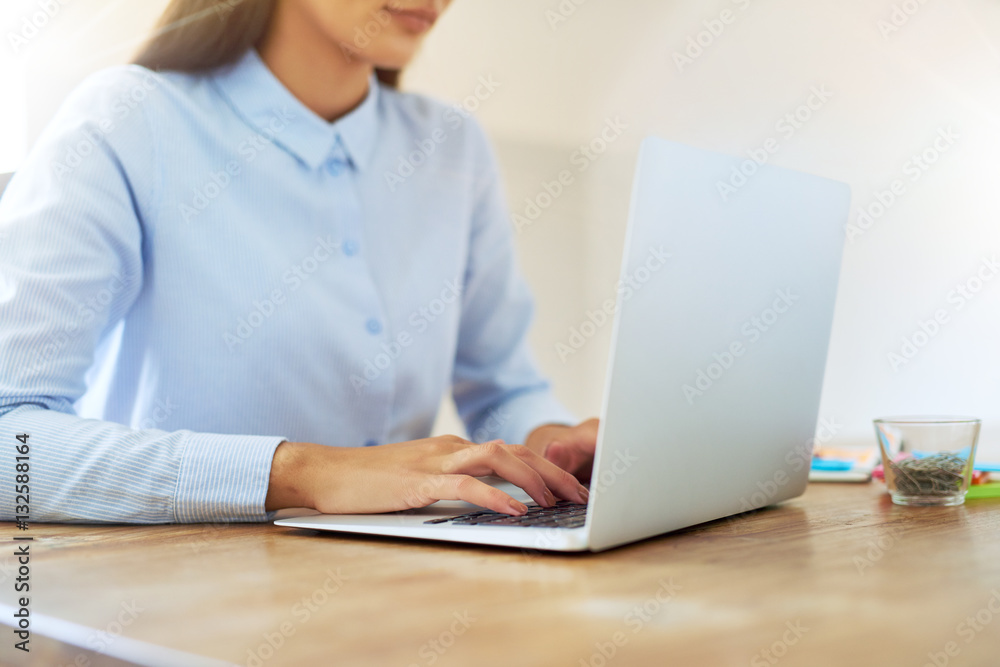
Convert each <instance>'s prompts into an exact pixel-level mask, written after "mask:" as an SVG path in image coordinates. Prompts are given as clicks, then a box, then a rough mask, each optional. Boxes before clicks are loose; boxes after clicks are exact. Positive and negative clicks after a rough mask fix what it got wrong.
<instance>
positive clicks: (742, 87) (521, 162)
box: [0, 0, 1000, 453]
mask: <svg viewBox="0 0 1000 667" xmlns="http://www.w3.org/2000/svg"><path fill="white" fill-rule="evenodd" d="M8 2H9V0H8ZM575 2H581V0H575ZM575 2H574V0H562V1H561V2H560V1H559V0H457V2H456V3H455V5H454V6H453V7H452V9H451V10H449V13H448V14H446V15H445V17H444V18H443V19H442V21H441V23H440V25H439V26H438V27H437V28H436V29H435V33H434V34H433V35H432V37H431V38H430V40H429V42H428V44H427V45H426V48H425V49H424V52H423V53H422V54H421V57H420V58H419V59H418V61H417V62H416V63H415V64H414V66H413V67H412V68H411V70H410V71H409V73H408V76H407V79H406V86H407V87H409V88H412V89H416V90H421V91H424V92H429V93H431V94H434V95H437V96H439V97H444V98H447V99H452V100H455V101H458V100H461V99H462V98H464V97H466V96H467V95H469V94H471V93H472V92H473V91H474V90H475V88H476V85H477V82H478V80H479V78H480V77H487V78H489V77H492V79H493V80H494V81H496V82H498V83H499V84H500V85H499V87H498V88H497V90H496V92H495V93H493V94H492V95H491V96H490V97H489V98H488V99H487V100H485V101H484V102H483V103H482V105H481V108H480V109H479V111H478V112H477V114H478V116H479V118H480V119H481V120H482V122H483V123H484V124H485V125H486V127H487V129H488V130H489V131H490V133H491V135H492V136H493V138H494V141H495V143H496V146H497V148H498V152H499V155H500V158H501V161H502V164H503V167H504V174H505V179H506V182H507V186H508V190H509V193H510V201H511V204H512V207H513V208H514V210H522V209H523V208H524V205H525V203H524V200H525V198H526V197H533V196H535V195H537V194H538V193H539V192H541V191H542V188H543V183H544V182H545V181H548V180H551V179H552V178H554V177H555V175H556V174H557V173H558V171H559V170H560V169H564V168H571V169H574V177H575V181H574V183H573V184H572V185H571V186H569V187H568V188H566V191H565V192H564V193H563V194H562V195H561V196H560V197H559V198H558V199H557V200H556V202H555V204H554V205H553V206H552V207H551V208H549V209H548V210H546V211H544V212H543V214H542V215H541V216H540V217H539V218H538V220H537V221H536V222H535V223H534V224H533V225H532V226H531V227H530V228H527V229H525V230H522V232H521V233H519V234H518V236H517V240H518V248H519V251H520V253H521V258H522V263H523V267H524V270H525V273H526V274H527V276H528V278H529V280H530V282H531V283H532V285H533V287H534V289H535V293H536V296H537V300H538V304H539V309H538V313H539V314H538V320H537V324H536V327H535V330H534V332H533V342H534V344H535V347H536V350H537V354H538V357H539V359H540V361H541V363H542V364H543V366H544V367H545V369H546V371H547V372H548V373H550V374H551V376H552V378H553V380H554V381H555V384H556V386H557V389H558V390H559V393H560V394H561V395H562V396H563V397H564V399H565V400H566V402H567V403H568V404H569V405H570V406H571V407H572V408H574V409H575V410H577V411H578V412H579V413H580V414H582V415H589V414H596V413H597V412H598V410H599V407H600V405H599V403H600V393H601V392H600V388H601V384H602V382H603V379H604V371H605V363H606V358H607V352H608V344H609V333H610V331H609V329H610V327H605V328H603V329H602V330H601V331H600V332H599V333H598V335H597V336H595V338H594V339H593V340H592V341H591V342H590V343H589V344H588V345H587V346H585V347H584V348H583V349H582V350H581V351H580V353H578V354H576V355H574V356H572V357H570V358H568V359H567V360H566V361H565V363H564V362H563V361H562V360H560V359H559V357H558V356H557V354H556V352H555V344H556V343H557V342H559V341H562V340H565V338H566V337H567V335H568V329H569V327H571V326H573V325H575V324H578V323H579V322H580V321H582V319H583V317H584V314H585V312H586V310H587V309H592V308H594V307H596V306H597V305H598V304H600V303H601V301H603V300H604V299H605V298H607V297H608V296H610V295H612V293H613V285H614V282H615V280H616V279H617V272H618V263H619V261H620V254H621V248H622V240H623V233H624V223H625V216H626V212H627V208H628V195H629V188H630V182H631V169H632V163H633V160H634V157H635V151H636V148H637V146H638V142H639V141H640V139H641V137H642V136H644V135H646V134H649V133H654V134H659V135H661V136H664V137H667V138H670V139H674V140H678V141H682V142H687V143H691V144H694V145H697V146H701V147H704V148H709V149H714V150H720V151H724V152H730V153H734V154H739V153H742V152H744V151H746V150H749V149H753V148H756V147H759V146H760V145H761V144H762V143H763V141H764V140H765V139H767V138H769V137H775V138H776V139H778V140H779V143H780V149H779V150H778V152H777V153H776V154H775V155H774V156H773V157H772V158H771V160H772V161H773V163H775V164H778V165H781V166H785V167H791V168H796V169H802V170H806V171H811V172H814V173H818V174H821V175H825V176H829V177H831V178H836V179H840V180H843V181H846V182H848V183H849V184H850V185H851V186H852V188H853V191H854V212H853V213H852V217H851V222H852V223H854V224H856V223H857V222H858V219H857V214H858V211H860V210H861V209H862V207H868V206H870V205H871V204H872V202H874V201H876V199H875V197H876V196H877V193H878V192H879V191H880V190H884V189H886V188H887V187H889V185H890V183H891V182H892V181H893V180H894V179H900V180H901V181H903V184H904V187H905V192H904V194H903V195H902V196H899V197H898V198H897V201H896V202H895V203H893V204H892V205H891V206H890V207H889V208H888V210H887V212H885V213H884V215H882V216H881V217H880V218H878V219H877V220H876V221H875V222H874V223H873V224H872V225H871V226H870V227H869V228H868V229H867V230H864V231H863V233H861V234H860V235H857V236H856V237H855V238H853V239H852V240H851V241H850V242H848V243H847V246H846V252H845V259H844V270H843V278H842V281H841V292H840V299H839V302H838V306H837V316H836V322H835V327H834V333H833V340H832V348H831V351H830V362H829V367H828V373H827V381H826V384H825V387H824V395H823V404H822V408H821V413H822V414H823V415H824V416H826V417H828V418H830V419H832V420H834V421H835V422H837V423H839V424H842V425H843V426H842V428H841V429H840V430H839V432H838V437H839V438H840V439H842V440H851V439H856V438H861V439H868V438H870V431H871V426H870V420H871V419H872V418H873V417H875V416H879V415H885V414H891V413H929V412H943V413H963V414H974V415H978V416H981V417H983V418H984V420H985V432H984V443H983V444H984V445H986V446H988V447H989V446H993V447H996V448H997V451H998V453H1000V400H998V399H1000V351H998V349H997V345H996V344H995V340H996V338H997V332H998V331H1000V326H998V325H1000V308H998V305H1000V299H998V297H1000V276H998V279H996V280H992V281H990V282H987V283H986V284H985V286H984V287H983V288H982V289H981V291H980V292H979V293H978V294H977V296H976V298H974V299H973V300H972V301H971V302H969V303H967V304H966V305H965V306H964V307H963V308H961V309H958V308H957V307H956V305H955V304H954V303H953V302H950V301H949V296H948V295H949V292H950V291H951V290H953V289H954V288H955V285H956V284H957V283H960V282H965V281H967V280H969V279H971V278H973V277H974V276H975V274H976V271H977V270H978V268H979V267H980V266H981V264H982V262H983V260H984V258H986V259H988V258H991V257H992V256H993V255H994V253H997V254H998V255H1000V225H998V224H997V223H998V221H1000V198H998V197H997V196H996V194H995V193H996V192H997V189H998V188H997V185H996V177H997V175H998V173H1000V170H998V168H997V167H996V165H995V160H996V158H995V156H997V155H1000V122H998V118H1000V112H998V111H997V110H998V109H1000V68H998V65H1000V48H998V47H1000V38H998V36H1000V6H998V5H997V4H996V3H994V2H991V1H990V0H965V1H962V0H955V1H953V2H931V1H929V0H925V2H924V3H923V4H920V3H919V2H918V1H917V0H907V2H906V3H904V2H901V1H899V0H838V1H834V0H822V1H814V2H810V3H801V2H794V1H793V0H769V1H768V2H762V1H761V0H750V1H747V0H738V1H733V0H716V1H714V2H695V1H694V0H684V1H682V2H681V1H675V2H663V1H662V0H626V1H622V2H611V1H610V0H589V1H586V2H583V3H582V4H580V5H576V4H575ZM66 3H67V4H66V6H65V8H64V9H63V11H62V14H61V15H59V16H57V17H55V19H54V20H53V22H52V25H51V26H49V27H47V28H46V29H45V31H43V32H41V33H40V34H39V35H38V36H37V37H36V38H35V39H34V41H33V42H32V43H31V44H30V52H28V53H27V57H26V56H25V54H24V53H22V54H21V55H20V56H18V58H19V60H18V62H21V63H24V67H25V70H26V71H27V72H28V100H29V102H28V110H29V114H28V118H29V130H28V134H29V137H34V136H36V135H37V132H38V130H39V129H40V128H41V127H42V126H43V125H44V122H45V120H46V119H47V118H48V117H49V116H50V115H51V113H52V112H53V111H54V108H55V106H56V105H57V104H58V100H60V99H61V98H62V96H64V95H65V93H66V91H67V90H69V89H70V88H71V87H72V85H73V84H74V83H75V82H76V81H77V80H79V78H80V77H81V76H83V75H84V74H85V73H86V72H88V71H90V70H92V69H95V68H97V67H99V66H103V65H106V64H109V63H111V62H117V61H121V60H124V59H125V58H126V57H127V56H128V54H129V53H130V50H131V49H132V48H134V46H135V45H136V43H137V40H138V38H139V37H140V36H141V34H142V32H143V31H144V30H145V28H146V27H147V26H148V25H149V24H150V23H151V22H152V20H153V19H154V18H155V15H156V14H157V13H158V11H159V10H160V8H161V7H162V6H163V4H164V2H163V0H156V1H155V2H148V1H147V2H143V3H128V2H124V1H123V0H115V1H112V2H107V1H101V2H98V1H95V0H72V1H70V0H66ZM13 4H14V10H11V9H9V7H10V5H8V4H5V8H4V10H3V11H4V14H3V15H2V16H0V28H2V29H3V30H4V34H6V33H7V29H8V26H9V25H11V24H12V23H16V20H17V18H18V15H17V11H15V10H23V8H25V7H27V8H29V9H30V8H31V7H32V6H34V2H25V1H23V0H16V2H14V3H13ZM903 5H906V7H907V8H908V9H910V10H911V11H913V10H914V9H915V13H914V14H913V15H912V16H907V15H906V14H905V13H899V12H901V11H902V7H903ZM894 6H896V7H899V8H900V9H899V10H898V11H897V14H896V16H895V18H896V19H897V20H898V22H899V23H901V24H902V25H900V26H899V28H898V30H894V31H892V32H888V31H886V30H885V29H884V26H885V25H892V24H891V23H884V24H883V28H882V29H880V26H879V22H880V21H884V22H889V21H891V19H892V18H893V13H894ZM559 7H563V8H574V10H573V12H572V13H571V14H569V15H568V16H566V17H565V18H566V20H565V21H560V22H558V23H555V24H552V23H551V21H552V16H554V14H549V13H548V12H558V11H559ZM724 10H726V11H728V12H731V14H727V15H725V18H727V19H732V20H731V22H729V23H728V24H719V23H716V24H714V27H715V28H716V31H717V32H720V34H719V35H718V36H712V37H711V39H709V37H710V33H709V32H706V31H707V30H708V27H707V26H706V24H705V22H709V25H712V22H713V20H715V19H718V18H719V17H720V13H721V12H723V11H724ZM567 13H568V12H567ZM12 16H13V20H12V18H11V17H12ZM900 17H903V18H905V19H906V20H905V22H903V21H902V20H900ZM720 26H721V28H722V30H721V31H719V28H720ZM883 33H884V34H883ZM699 37H700V38H701V40H702V42H703V43H704V44H707V46H704V47H702V52H701V53H700V54H697V53H696V52H694V51H692V52H691V55H692V56H695V57H693V61H692V62H690V63H689V64H686V65H684V66H683V67H681V68H679V67H678V66H677V64H676V63H675V59H674V54H675V52H680V53H684V51H685V49H686V47H687V46H688V40H689V38H690V39H693V40H697V39H699ZM5 41H6V40H5ZM4 57H7V58H9V57H10V53H9V49H8V52H7V53H4ZM814 87H822V88H824V89H825V90H828V91H830V93H831V96H830V98H829V100H828V101H826V102H825V103H824V104H823V105H822V107H821V108H820V109H818V110H817V111H815V112H814V113H813V114H812V117H811V118H809V119H808V120H807V121H806V122H804V123H803V124H802V127H801V128H800V129H798V130H797V131H796V132H795V133H794V135H793V136H791V137H787V136H784V135H782V134H781V133H780V132H779V131H778V130H777V129H776V127H775V126H776V123H778V122H779V121H780V120H781V119H782V117H783V116H785V114H787V113H789V112H793V111H794V110H795V109H796V108H797V107H798V106H799V105H801V104H803V103H804V102H805V101H806V100H807V98H808V97H809V95H810V91H811V90H812V89H813V88H814ZM615 117H620V118H621V119H622V120H623V121H624V122H625V123H627V125H628V128H627V129H626V131H625V132H624V133H623V134H622V136H621V138H620V139H619V140H617V141H616V142H615V143H613V144H612V145H611V148H610V150H609V151H608V152H607V153H606V154H605V155H604V156H602V157H601V158H600V159H599V160H597V161H596V162H595V163H594V164H593V165H592V166H591V167H590V168H589V169H588V170H587V171H586V172H583V173H579V172H577V171H575V167H573V166H572V165H571V164H570V162H569V160H570V156H571V154H572V153H573V152H574V151H575V150H576V148H577V146H578V145H579V144H581V143H583V142H588V141H590V140H591V139H592V138H594V137H596V136H597V134H598V133H599V131H600V130H601V128H602V127H603V125H604V123H605V122H606V119H608V118H615ZM942 128H951V130H952V132H953V133H957V135H958V138H957V139H956V140H955V141H954V143H953V145H951V146H950V147H949V148H948V150H947V152H945V153H943V154H942V155H941V156H940V159H938V160H937V161H936V162H935V163H934V164H933V165H931V166H930V168H929V169H927V170H926V171H925V172H921V177H920V178H919V180H917V181H915V182H914V181H911V180H910V177H909V176H908V174H907V173H904V167H905V165H906V163H907V161H908V160H910V158H911V156H913V155H914V154H918V153H920V152H922V151H923V150H924V149H926V148H928V147H930V146H932V145H933V142H934V140H935V137H936V136H937V134H938V132H939V130H940V129H942ZM936 310H944V311H945V314H946V315H947V316H948V321H947V323H946V324H944V325H943V326H941V327H940V330H939V331H938V333H937V334H936V335H935V336H934V337H933V338H932V339H930V341H929V342H928V343H927V344H926V345H925V346H924V347H922V348H921V349H920V350H919V352H918V353H917V354H916V355H915V356H914V357H913V358H912V360H909V361H908V363H905V364H903V365H901V366H899V367H898V368H896V369H893V368H892V367H891V364H890V362H889V361H888V359H887V355H888V354H889V353H890V352H897V353H899V352H900V347H901V342H902V339H903V337H904V336H905V337H912V336H913V334H914V333H916V332H918V331H919V330H920V329H919V326H920V321H921V320H926V319H927V318H930V317H932V316H933V314H934V313H935V311H936ZM454 427H455V423H454V417H453V415H448V414H446V415H445V416H444V418H443V419H442V420H441V421H440V422H439V428H440V429H444V430H452V429H453V428H454Z"/></svg>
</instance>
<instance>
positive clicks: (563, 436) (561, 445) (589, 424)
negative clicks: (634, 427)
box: [524, 417, 600, 481]
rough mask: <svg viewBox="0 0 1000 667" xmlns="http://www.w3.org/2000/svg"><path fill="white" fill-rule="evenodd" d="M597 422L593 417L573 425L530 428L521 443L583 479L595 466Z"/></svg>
mask: <svg viewBox="0 0 1000 667" xmlns="http://www.w3.org/2000/svg"><path fill="white" fill-rule="evenodd" d="M599 424H600V420H599V419H597V418H596V417H595V418H594V419H588V420H587V421H584V422H580V423H579V424H577V425H576V426H566V425H565V424H546V425H545V426H539V427H538V428H536V429H535V430H534V431H532V432H531V435H529V436H528V439H527V440H525V441H524V444H525V445H527V447H528V448H529V449H531V450H532V451H534V452H536V453H538V454H541V455H542V456H543V457H545V458H546V459H548V460H549V461H551V462H552V463H555V464H556V465H557V466H559V467H560V468H562V469H563V470H568V471H569V472H571V473H573V474H574V475H576V477H577V478H578V479H580V480H583V481H586V480H589V479H590V474H591V471H592V469H593V467H594V451H595V450H596V448H597V427H598V426H599Z"/></svg>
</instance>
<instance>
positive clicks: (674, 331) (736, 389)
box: [587, 137, 850, 550]
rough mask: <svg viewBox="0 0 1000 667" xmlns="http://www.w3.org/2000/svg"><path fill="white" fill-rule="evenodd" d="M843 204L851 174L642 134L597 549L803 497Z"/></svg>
mask: <svg viewBox="0 0 1000 667" xmlns="http://www.w3.org/2000/svg"><path fill="white" fill-rule="evenodd" d="M741 176H742V178H741ZM734 184H739V185H738V186H737V185H734ZM849 204H850V189H849V188H848V186H847V185H846V184H844V183H840V182H837V181H832V180H829V179H826V178H821V177H819V176H814V175H810V174H806V173H802V172H798V171H793V170H789V169H783V168H779V167H775V166H771V165H767V164H765V165H759V164H757V163H756V162H753V161H752V160H747V159H744V158H734V157H732V156H728V155H722V154H718V153H713V152H709V151H704V150H700V149H697V148H692V147H690V146H685V145H682V144H678V143H674V142H670V141H666V140H663V139H659V138H656V137H649V138H647V139H645V140H644V142H643V144H642V148H641V150H640V155H639V160H638V167H637V170H636V175H635V181H634V185H633V192H632V203H631V209H630V214H629V221H628V228H627V232H626V241H625V252H624V258H623V262H622V271H621V282H620V283H619V285H620V289H619V292H618V298H617V306H616V313H615V320H614V329H613V334H612V346H611V355H610V359H609V362H608V372H607V381H606V383H605V390H604V400H603V408H602V413H601V416H602V420H601V427H600V432H599V434H598V443H599V444H598V454H597V460H596V461H595V467H594V475H593V479H592V482H591V503H590V505H591V506H590V509H589V514H588V522H587V523H588V528H589V540H590V548H591V549H594V550H600V549H604V548H608V547H611V546H615V545H618V544H623V543H626V542H630V541H634V540H637V539H642V538H644V537H649V536H652V535H657V534H660V533H663V532H667V531H671V530H675V529H678V528H682V527H686V526H691V525H694V524H697V523H702V522H705V521H710V520H713V519H718V518H721V517H725V516H729V515H731V514H735V513H738V512H743V511H747V510H751V509H756V508H759V507H763V506H765V505H770V504H773V503H776V502H779V501H781V500H785V499H788V498H792V497H795V496H797V495H800V494H801V493H802V492H803V491H804V489H805V485H806V482H807V477H808V472H809V462H810V459H811V439H812V437H813V434H814V431H815V427H816V420H817V415H818V410H819V400H820V391H821V388H822V383H823V371H824V367H825V364H826V357H827V347H828V344H829V339H830V331H831V327H832V323H833V314H834V305H835V301H836V293H837V282H838V278H839V272H840V261H841V254H842V249H843V244H844V231H843V228H844V224H845V223H846V221H847V215H848V208H849Z"/></svg>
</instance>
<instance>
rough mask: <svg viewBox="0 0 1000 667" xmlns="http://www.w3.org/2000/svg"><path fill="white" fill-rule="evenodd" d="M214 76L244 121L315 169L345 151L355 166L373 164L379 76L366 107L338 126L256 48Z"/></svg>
mask: <svg viewBox="0 0 1000 667" xmlns="http://www.w3.org/2000/svg"><path fill="white" fill-rule="evenodd" d="M212 78H213V80H214V82H215V85H216V87H217V89H218V90H219V92H220V93H222V95H223V96H224V97H225V98H226V99H227V100H228V102H229V104H230V105H231V106H232V107H233V109H234V110H235V111H236V113H237V114H239V115H240V116H241V117H242V118H243V120H244V122H246V123H247V124H248V125H249V126H250V127H252V128H253V129H255V130H257V131H258V132H260V133H261V134H263V135H264V136H265V137H267V138H269V139H272V140H273V141H274V143H276V144H278V145H280V146H281V147H282V148H284V149H285V150H286V151H288V152H289V153H291V154H292V155H294V156H295V157H297V158H298V159H300V160H301V161H302V162H304V163H305V164H307V165H309V166H310V167H312V168H313V169H316V168H317V167H319V166H321V165H322V164H324V163H325V162H326V161H327V160H329V159H330V158H331V156H334V155H338V154H340V151H341V150H342V151H343V152H344V153H346V155H347V159H348V161H350V163H351V164H352V165H354V166H355V167H357V168H359V169H364V168H365V167H366V166H367V165H368V162H369V159H370V158H371V154H372V151H373V150H374V148H375V134H376V129H377V124H378V97H379V84H378V80H377V79H376V78H375V76H374V75H372V77H371V80H370V81H369V83H368V95H366V96H365V99H364V100H363V101H362V102H361V104H360V105H358V106H357V107H356V108H355V109H354V110H353V111H351V112H350V113H348V114H347V115H345V116H343V117H341V118H339V119H337V121H336V122H334V123H329V122H327V121H326V120H325V119H323V118H321V117H319V116H317V115H316V114H315V113H314V112H313V111H312V110H311V109H309V108H308V107H306V106H305V105H304V104H302V102H300V101H299V100H298V98H296V97H295V96H294V95H292V93H291V92H289V90H288V89H287V88H285V86H284V85H283V84H282V83H281V82H280V81H279V80H278V79H277V78H276V77H275V76H274V74H272V73H271V70H269V69H268V68H267V65H265V64H264V61H263V60H261V58H260V55H258V53H257V51H256V50H255V49H250V50H249V51H247V53H246V55H244V56H243V57H242V58H241V59H240V60H239V61H237V62H236V63H235V64H234V65H232V66H230V67H227V68H224V69H221V70H219V71H218V72H216V73H214V74H213V75H212ZM338 144H339V146H338Z"/></svg>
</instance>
